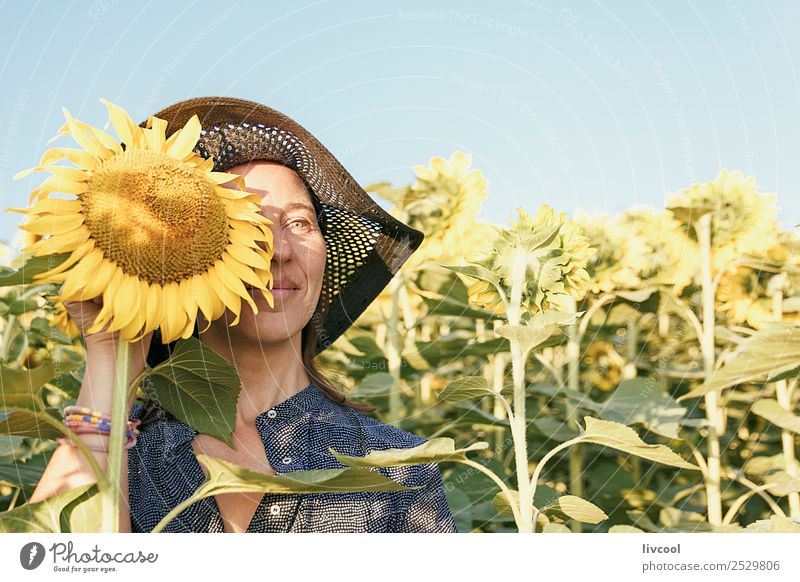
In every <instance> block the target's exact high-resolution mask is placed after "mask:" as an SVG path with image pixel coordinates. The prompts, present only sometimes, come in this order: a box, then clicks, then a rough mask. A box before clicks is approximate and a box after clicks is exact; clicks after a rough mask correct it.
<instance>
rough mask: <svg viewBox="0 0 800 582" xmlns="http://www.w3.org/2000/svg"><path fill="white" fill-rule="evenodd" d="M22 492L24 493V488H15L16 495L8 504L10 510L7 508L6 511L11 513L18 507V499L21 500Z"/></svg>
mask: <svg viewBox="0 0 800 582" xmlns="http://www.w3.org/2000/svg"><path fill="white" fill-rule="evenodd" d="M20 491H22V487H15V488H14V495H13V496H12V497H11V501H10V502H9V504H8V508H6V511H11V510H12V509H14V506H16V505H17V499H18V498H19V493H20Z"/></svg>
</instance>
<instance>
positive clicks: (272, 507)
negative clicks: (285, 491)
mask: <svg viewBox="0 0 800 582" xmlns="http://www.w3.org/2000/svg"><path fill="white" fill-rule="evenodd" d="M269 512H270V514H271V515H278V514H279V513H280V512H281V506H280V505H278V504H277V503H273V504H272V505H270V507H269Z"/></svg>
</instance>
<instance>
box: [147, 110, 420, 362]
mask: <svg viewBox="0 0 800 582" xmlns="http://www.w3.org/2000/svg"><path fill="white" fill-rule="evenodd" d="M195 114H197V116H198V117H199V119H200V123H201V125H202V128H203V129H202V131H201V135H200V140H199V142H198V144H197V147H196V148H195V151H196V152H197V153H198V154H200V155H201V156H203V157H206V158H207V157H209V156H210V157H212V158H213V160H214V170H215V171H225V170H227V169H229V168H231V167H233V166H236V165H239V164H243V163H247V162H250V161H253V160H266V161H276V162H280V163H283V164H285V165H287V166H289V167H291V168H293V169H294V170H295V171H296V172H297V173H298V174H299V175H300V177H301V178H302V179H303V180H304V181H305V183H306V185H307V186H308V187H309V189H310V190H311V192H312V198H313V199H314V202H315V204H314V206H315V208H316V209H317V214H318V222H319V225H320V229H321V230H322V234H323V237H324V239H325V244H326V247H327V254H326V264H325V276H324V282H323V287H322V294H321V297H320V308H318V310H317V313H324V314H326V315H325V316H324V317H325V318H324V323H323V326H322V330H321V333H320V338H319V341H318V342H317V349H316V353H319V352H321V351H322V350H324V349H325V348H327V347H328V346H330V345H331V344H332V343H333V342H334V341H335V340H336V338H338V337H339V336H340V335H341V334H342V333H343V332H344V331H345V330H346V329H347V328H348V327H350V326H351V325H352V324H353V322H355V320H356V319H357V318H358V316H359V315H361V313H362V312H363V311H364V310H365V309H366V308H367V306H368V305H369V304H370V303H371V302H372V301H373V300H374V299H375V298H376V297H377V296H378V294H379V293H380V292H381V290H382V289H383V288H384V287H386V285H387V284H388V283H389V281H390V280H391V279H392V277H393V276H394V274H395V273H396V272H397V271H398V270H399V269H400V267H401V266H402V265H403V263H405V261H406V260H407V259H408V258H409V257H410V256H411V253H413V252H414V250H416V249H417V248H418V247H419V245H420V243H421V242H422V239H423V238H424V235H423V233H422V232H420V231H418V230H416V229H414V228H411V227H409V226H407V225H406V224H403V223H402V222H401V221H399V220H397V219H396V218H394V217H393V216H391V215H390V214H389V213H388V212H386V211H385V210H383V209H382V208H381V207H380V206H378V204H376V203H375V202H374V201H373V200H372V198H370V196H369V194H367V192H366V191H364V189H363V188H362V187H361V186H359V185H358V183H357V182H356V181H355V179H353V177H352V176H351V175H350V173H349V172H348V171H347V170H346V169H345V168H344V167H343V166H342V164H341V163H340V162H339V161H338V160H337V159H336V158H335V157H334V155H333V154H332V153H331V152H330V151H329V150H328V149H327V148H326V147H325V146H324V145H322V143H320V141H319V140H318V139H317V138H315V137H314V136H313V135H312V134H311V133H310V132H308V131H307V130H306V129H304V128H303V127H302V126H301V125H300V124H298V123H297V122H296V121H294V120H292V119H291V118H289V117H288V116H286V115H284V114H283V113H281V112H279V111H277V110H275V109H273V108H271V107H268V106H266V105H261V104H259V103H254V102H252V101H246V100H243V99H234V98H231V97H198V98H195V99H188V100H186V101H180V102H178V103H175V104H174V105H171V106H170V107H167V108H166V109H163V110H161V111H159V112H158V113H155V114H154V115H155V117H158V118H160V119H163V120H165V121H166V122H167V124H168V125H167V136H169V135H171V133H172V132H174V131H176V130H177V129H180V128H182V127H183V126H184V125H185V124H186V122H187V121H188V120H189V119H190V118H191V117H192V115H195ZM142 125H144V122H143V123H142ZM158 335H160V330H158V329H157V330H156V331H155V335H154V337H153V340H152V342H151V346H150V353H149V355H148V358H147V361H148V364H149V365H151V366H153V365H155V364H157V363H159V362H161V361H163V360H164V359H166V357H168V353H167V352H166V346H164V345H163V344H162V342H161V339H160V337H157V336H158ZM197 335H198V332H197V325H196V326H195V336H197ZM174 344H175V342H173V343H172V344H170V352H171V348H172V347H174Z"/></svg>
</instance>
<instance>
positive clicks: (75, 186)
mask: <svg viewBox="0 0 800 582" xmlns="http://www.w3.org/2000/svg"><path fill="white" fill-rule="evenodd" d="M39 188H40V189H42V190H47V191H48V192H61V193H63V194H83V193H84V192H86V188H87V186H86V182H76V181H74V180H69V179H67V178H63V177H61V176H56V175H53V176H50V177H49V178H47V179H46V180H45V181H44V182H42V184H41V186H39Z"/></svg>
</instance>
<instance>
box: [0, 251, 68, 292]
mask: <svg viewBox="0 0 800 582" xmlns="http://www.w3.org/2000/svg"><path fill="white" fill-rule="evenodd" d="M70 254H71V253H56V254H52V255H43V256H41V257H31V258H29V259H28V260H27V261H26V262H25V264H24V265H22V266H21V267H20V268H19V269H14V270H10V271H7V272H5V271H4V272H3V273H2V274H0V287H10V286H12V285H30V284H31V283H38V281H34V279H33V276H34V275H38V274H39V273H46V272H47V271H50V270H52V269H55V268H56V267H58V266H59V265H60V264H61V263H63V262H64V261H66V260H67V259H68V258H69V256H70Z"/></svg>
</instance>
